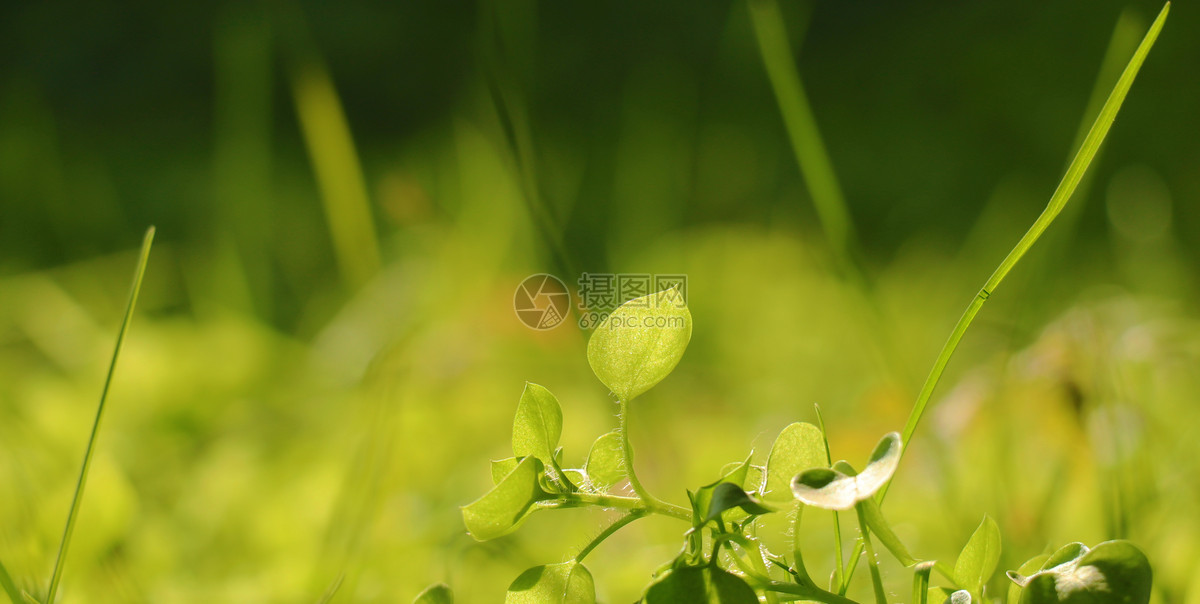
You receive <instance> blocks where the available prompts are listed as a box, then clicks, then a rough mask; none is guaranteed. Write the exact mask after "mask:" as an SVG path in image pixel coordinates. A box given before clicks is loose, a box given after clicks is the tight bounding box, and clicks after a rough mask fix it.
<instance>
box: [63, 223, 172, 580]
mask: <svg viewBox="0 0 1200 604" xmlns="http://www.w3.org/2000/svg"><path fill="white" fill-rule="evenodd" d="M153 242H154V227H150V228H149V229H146V236H145V237H144V238H143V239H142V251H141V253H140V254H139V255H138V264H137V270H135V271H134V273H133V286H132V287H131V288H130V290H129V302H128V303H127V304H126V305H125V317H124V318H123V319H121V329H120V330H119V331H118V332H117V343H116V345H115V346H114V347H113V355H112V360H111V361H109V363H108V375H107V376H105V378H104V388H103V389H102V390H101V391H100V404H99V405H97V406H96V419H95V420H93V421H92V434H91V436H89V437H88V444H87V449H86V450H85V451H84V454H83V467H82V468H80V470H79V480H78V481H77V482H76V483H75V496H74V498H73V499H72V500H71V511H70V512H68V513H67V525H66V527H64V528H63V536H62V542H61V543H59V546H58V558H56V559H55V561H54V574H52V575H51V576H50V589H49V591H48V592H47V593H46V601H47V602H53V601H54V596H55V594H56V593H57V592H58V583H59V581H61V580H62V573H63V566H64V563H65V562H66V560H67V548H69V547H70V545H71V534H72V533H73V532H74V531H75V520H76V518H77V517H78V516H79V507H80V505H81V504H82V503H83V489H84V487H85V486H87V475H88V470H90V469H91V467H92V453H94V452H95V451H96V436H97V434H98V433H99V432H100V420H101V418H103V416H104V403H105V401H106V400H107V399H108V389H109V387H110V386H112V379H113V373H114V371H115V370H116V367H117V357H118V356H119V355H120V354H121V344H122V343H123V342H124V341H125V334H126V333H128V331H129V323H130V320H131V319H132V318H133V309H134V307H135V306H137V299H138V292H140V291H141V289H142V278H143V277H144V276H145V275H146V264H147V262H149V260H150V244H151V243H153Z"/></svg>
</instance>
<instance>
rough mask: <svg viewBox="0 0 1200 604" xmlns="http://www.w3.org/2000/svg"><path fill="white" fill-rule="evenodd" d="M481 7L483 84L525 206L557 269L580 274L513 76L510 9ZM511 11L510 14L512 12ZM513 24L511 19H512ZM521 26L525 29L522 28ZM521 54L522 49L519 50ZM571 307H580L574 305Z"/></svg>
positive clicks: (482, 5)
mask: <svg viewBox="0 0 1200 604" xmlns="http://www.w3.org/2000/svg"><path fill="white" fill-rule="evenodd" d="M480 10H481V11H482V15H483V22H484V23H485V26H484V27H483V28H482V30H483V34H482V35H483V39H484V42H483V52H482V60H483V63H484V65H485V66H486V69H485V70H484V83H485V84H486V86H487V93H488V96H489V97H490V101H491V104H492V108H493V109H494V110H495V112H496V121H497V122H498V125H499V127H500V131H501V133H502V135H503V137H504V142H505V145H506V147H507V148H508V152H509V154H510V156H511V158H512V162H513V166H514V168H515V171H516V175H517V180H518V182H519V183H520V186H521V192H522V194H523V195H522V199H524V201H525V209H526V211H528V212H529V217H530V219H531V220H532V222H533V226H534V228H535V229H536V230H537V233H538V236H539V237H541V238H542V241H543V242H544V243H545V245H546V247H547V248H548V251H549V252H550V255H551V259H552V260H553V261H554V263H555V268H556V269H557V270H559V271H562V274H565V275H576V274H578V272H577V270H576V265H575V260H574V258H573V256H572V254H571V252H570V250H569V249H568V248H567V246H566V245H565V243H564V242H563V238H562V232H563V227H562V222H563V221H562V219H561V218H560V217H559V216H558V215H556V212H555V211H554V208H552V207H551V204H550V200H549V199H547V197H546V194H545V192H544V191H543V187H542V182H541V180H540V179H539V178H538V171H537V153H536V149H535V147H534V138H533V128H532V125H531V124H530V117H529V113H528V108H527V103H526V102H525V100H524V98H523V97H522V95H521V86H520V84H519V78H517V77H516V76H515V75H514V73H513V72H514V71H515V69H514V68H513V63H514V62H515V61H514V59H513V57H512V55H513V54H514V52H516V50H515V49H514V48H513V47H514V40H512V38H513V37H514V35H513V34H512V32H509V35H505V27H504V24H503V23H502V22H503V21H505V19H504V16H503V11H505V10H509V8H508V7H503V6H501V5H499V4H498V3H494V2H493V3H482V4H481V5H480ZM510 16H511V15H510ZM510 24H511V20H510ZM518 29H521V28H518ZM518 54H519V53H518ZM572 310H573V311H574V310H576V309H575V308H574V307H572Z"/></svg>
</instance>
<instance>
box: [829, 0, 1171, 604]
mask: <svg viewBox="0 0 1200 604" xmlns="http://www.w3.org/2000/svg"><path fill="white" fill-rule="evenodd" d="M1170 8H1171V3H1170V2H1167V3H1166V4H1165V5H1163V8H1162V11H1161V12H1159V13H1158V17H1157V18H1156V19H1155V20H1154V23H1153V24H1151V25H1150V30H1149V31H1148V32H1146V36H1145V37H1144V38H1142V43H1141V44H1139V45H1138V48H1137V50H1136V51H1134V53H1133V58H1131V59H1130V60H1129V63H1128V64H1127V65H1126V66H1125V71H1124V72H1122V73H1121V78H1120V79H1119V80H1117V85H1116V86H1115V87H1114V88H1113V91H1112V92H1111V93H1110V94H1109V95H1108V100H1107V101H1105V102H1104V106H1103V107H1101V109H1100V114H1099V115H1098V116H1097V117H1096V121H1095V122H1094V123H1093V124H1092V127H1091V129H1089V130H1088V133H1087V136H1085V137H1084V139H1083V143H1082V144H1081V145H1080V146H1079V151H1078V152H1077V153H1076V154H1075V159H1073V160H1072V161H1071V164H1070V165H1069V166H1067V172H1066V174H1064V175H1063V178H1062V180H1061V181H1059V183H1058V187H1057V188H1055V190H1054V193H1053V194H1052V195H1051V196H1050V201H1049V203H1047V204H1046V209H1045V210H1043V211H1042V213H1041V215H1040V216H1038V217H1037V220H1035V221H1034V223H1033V226H1031V227H1029V230H1028V231H1026V232H1025V235H1024V236H1022V237H1021V240H1020V241H1018V242H1017V245H1016V246H1015V247H1013V249H1012V251H1010V252H1009V253H1008V255H1007V256H1005V258H1004V260H1003V261H1001V262H1000V266H998V267H996V270H995V271H994V272H993V273H992V276H991V277H989V278H988V280H987V282H986V283H984V285H983V287H982V288H980V290H979V292H978V293H977V294H976V295H975V297H974V298H973V299H972V300H971V303H970V304H968V305H967V309H966V310H965V311H964V312H963V314H962V316H961V317H960V318H959V319H958V323H957V324H956V325H955V326H954V330H953V331H951V332H950V337H949V338H948V339H947V340H946V343H945V344H944V345H943V346H942V351H941V352H940V353H938V356H937V360H935V361H934V363H933V368H932V369H931V370H930V372H929V376H928V377H927V378H926V379H925V384H924V385H923V386H922V387H921V392H920V394H918V395H917V401H916V403H915V404H914V405H913V408H912V412H911V413H910V414H909V416H908V421H907V422H906V423H905V425H904V431H903V432H902V433H901V436H900V439H901V442H902V443H903V445H902V448H901V454H903V452H904V451H905V450H907V448H908V445H909V443H910V442H911V441H912V435H913V433H914V432H916V430H917V426H918V425H919V424H920V422H921V417H922V416H923V415H924V414H925V409H926V407H927V406H928V405H929V399H930V398H931V397H932V396H933V391H934V389H935V388H936V387H937V384H938V381H939V380H940V379H941V377H942V373H943V372H944V371H945V369H946V365H947V364H948V363H949V362H950V357H951V356H953V355H954V350H955V349H956V348H958V343H959V341H961V340H962V337H963V334H965V333H966V331H967V328H968V327H970V326H971V322H972V321H974V320H975V315H977V314H979V310H980V309H981V308H982V307H983V303H984V302H986V301H987V300H988V298H989V297H991V295H992V294H993V293H995V291H996V287H997V286H999V285H1000V282H1002V281H1003V280H1004V277H1005V276H1007V275H1008V273H1009V271H1011V270H1012V268H1013V267H1014V266H1016V264H1017V262H1018V261H1020V260H1021V258H1022V257H1023V256H1024V255H1025V253H1026V252H1028V251H1029V248H1031V247H1033V244H1034V243H1035V242H1036V241H1037V240H1038V238H1039V237H1041V236H1042V233H1044V232H1045V231H1046V228H1047V227H1049V226H1050V223H1051V222H1054V219H1055V217H1057V216H1058V214H1059V212H1061V211H1062V209H1063V206H1065V205H1066V204H1067V201H1068V200H1070V199H1071V195H1072V194H1073V193H1074V192H1075V189H1076V188H1077V187H1078V186H1079V182H1080V181H1081V180H1082V179H1083V175H1084V173H1085V172H1086V171H1087V169H1088V166H1090V165H1091V163H1092V160H1093V159H1094V158H1095V157H1096V153H1097V151H1099V149H1100V144H1101V143H1103V142H1104V137H1106V136H1107V135H1108V131H1109V129H1110V128H1112V124H1113V121H1114V120H1115V119H1116V117H1117V112H1118V111H1119V110H1120V109H1121V104H1122V103H1124V102H1125V96H1126V95H1127V94H1128V93H1129V88H1130V86H1132V85H1133V80H1134V78H1135V77H1137V73H1138V70H1140V69H1141V67H1142V63H1143V62H1144V61H1145V60H1146V55H1147V54H1149V52H1150V49H1151V48H1152V47H1153V46H1154V42H1155V40H1157V39H1158V33H1159V31H1161V30H1162V27H1163V23H1165V22H1166V20H1167V13H1168V12H1169V11H1170ZM889 485H890V483H889V484H885V485H884V487H883V488H882V489H880V490H879V494H878V495H877V496H876V500H877V501H878V502H879V503H881V504H882V503H883V499H884V497H886V496H887V490H888V486H889ZM862 551H863V548H862V544H861V542H860V544H859V545H858V546H857V547H855V549H854V552H853V553H852V554H851V561H850V565H849V572H848V573H847V577H846V580H845V581H844V582H843V584H842V585H843V588H844V587H845V586H846V585H848V584H849V580H850V575H852V574H853V572H854V567H855V566H856V565H857V563H858V558H859V556H861V555H862Z"/></svg>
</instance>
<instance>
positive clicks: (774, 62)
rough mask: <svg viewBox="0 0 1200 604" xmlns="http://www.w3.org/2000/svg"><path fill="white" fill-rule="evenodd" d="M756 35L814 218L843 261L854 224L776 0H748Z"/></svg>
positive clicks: (851, 241)
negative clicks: (822, 137)
mask: <svg viewBox="0 0 1200 604" xmlns="http://www.w3.org/2000/svg"><path fill="white" fill-rule="evenodd" d="M749 5H750V17H751V21H752V22H753V24H754V37H755V39H756V40H758V48H759V52H760V53H761V54H762V59H763V64H764V65H765V66H766V68H767V77H768V78H769V79H770V81H771V88H772V89H773V90H774V91H775V99H776V101H778V103H779V111H780V113H782V114H783V121H784V125H785V126H786V127H787V132H788V138H789V139H790V140H791V143H792V150H793V151H794V152H795V154H796V160H797V163H799V165H800V172H801V173H802V174H803V175H804V180H805V182H807V183H808V190H809V193H810V194H811V195H812V198H813V205H814V206H816V210H817V217H818V218H819V219H820V220H821V226H822V227H823V228H824V229H825V234H826V236H827V237H828V238H829V243H830V245H831V246H833V250H834V253H835V254H836V255H837V257H838V258H839V259H840V260H841V261H843V262H846V263H847V264H849V262H847V260H848V258H849V257H850V254H851V250H853V249H854V245H855V239H856V237H855V234H854V225H853V223H851V222H850V213H849V211H847V209H846V199H845V197H844V196H843V195H842V188H841V186H840V185H839V184H838V181H837V175H836V174H834V171H833V163H832V162H831V161H830V160H829V154H828V153H827V152H826V150H825V144H824V143H823V142H822V141H821V132H820V131H819V130H818V129H817V120H816V118H814V117H813V111H812V107H811V106H810V105H809V104H808V96H807V95H806V94H805V92H804V84H803V82H801V80H800V75H799V73H800V72H799V71H798V70H797V69H796V62H795V60H794V59H793V58H792V51H791V47H790V46H789V44H788V39H787V30H786V29H785V28H784V26H783V15H782V14H781V13H780V11H779V4H778V3H777V2H776V1H775V0H750V2H749Z"/></svg>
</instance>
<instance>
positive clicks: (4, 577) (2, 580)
mask: <svg viewBox="0 0 1200 604" xmlns="http://www.w3.org/2000/svg"><path fill="white" fill-rule="evenodd" d="M0 587H3V588H4V593H6V594H8V599H9V600H12V602H13V604H21V602H22V598H21V592H20V591H19V590H18V589H17V586H16V584H14V583H13V580H12V575H10V574H8V569H7V568H4V563H3V562H0Z"/></svg>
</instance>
